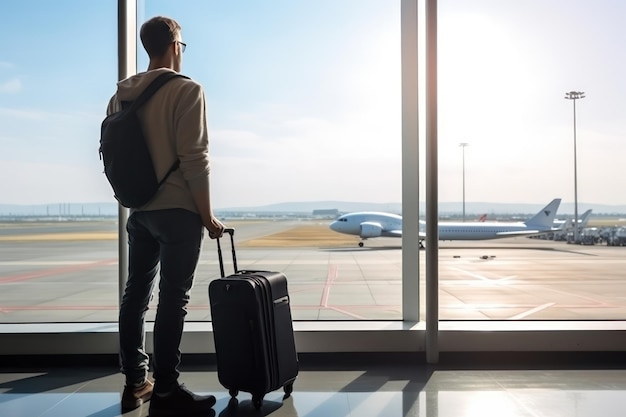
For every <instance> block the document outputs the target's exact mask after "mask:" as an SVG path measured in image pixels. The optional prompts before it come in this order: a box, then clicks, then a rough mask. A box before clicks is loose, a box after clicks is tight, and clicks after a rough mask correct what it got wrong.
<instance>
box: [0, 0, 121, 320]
mask: <svg viewBox="0 0 626 417" xmlns="http://www.w3.org/2000/svg"><path fill="white" fill-rule="evenodd" d="M0 14H2V17H3V25H4V26H3V27H4V30H5V33H6V34H7V36H9V38H8V39H7V40H6V41H5V42H4V46H3V48H2V52H0V160H1V163H0V178H2V180H1V181H0V196H1V197H0V286H1V290H0V311H1V312H2V315H1V317H0V321H2V322H46V321H55V322H64V321H92V320H97V321H108V320H111V321H112V320H116V318H117V293H118V291H117V287H118V280H117V225H116V219H117V217H116V215H117V210H116V209H115V205H114V204H113V203H112V201H113V200H112V197H111V192H110V191H109V189H108V184H107V182H106V179H105V177H104V175H103V174H102V163H101V162H100V160H99V157H98V141H99V138H100V131H99V130H100V129H99V127H100V123H101V121H102V119H103V117H104V111H105V108H106V104H107V101H108V99H109V97H110V95H111V94H112V92H113V90H114V86H115V82H116V80H117V65H116V62H117V40H116V39H117V2H116V1H114V0H105V1H98V2H83V1H78V0H60V1H54V2H48V1H36V0H25V1H19V2H3V4H2V6H0Z"/></svg>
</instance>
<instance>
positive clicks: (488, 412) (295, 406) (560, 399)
mask: <svg viewBox="0 0 626 417" xmlns="http://www.w3.org/2000/svg"><path fill="white" fill-rule="evenodd" d="M399 359H401V360H399ZM84 362H85V361H84V360H81V361H80V363H78V364H77V366H72V365H71V364H70V363H63V366H51V365H46V366H29V367H25V366H23V363H20V364H18V365H17V366H16V365H13V367H10V366H11V365H7V358H3V361H2V363H3V367H2V369H0V372H1V373H0V416H2V417H21V416H28V417H36V416H46V417H51V416H54V417H57V416H58V417H74V416H80V417H87V416H88V417H113V416H119V415H120V411H119V400H120V391H121V386H122V381H123V380H122V376H121V375H120V374H119V373H118V371H117V369H116V367H115V366H113V365H111V364H100V365H98V366H93V365H91V366H89V365H88V364H85V363H84ZM194 362H201V360H200V361H196V360H194ZM511 363H513V365H512V366H511V365H510V364H511ZM574 368H577V369H574ZM214 369H215V368H214V366H213V365H211V364H207V365H202V364H195V363H194V364H193V366H190V365H187V366H183V369H182V370H183V374H182V377H181V381H182V382H185V383H186V385H187V386H188V387H189V388H191V389H193V390H195V391H197V392H200V393H213V394H215V395H216V397H217V404H216V406H215V414H214V415H215V416H222V417H226V416H231V417H232V416H267V415H271V416H273V417H294V416H298V417H357V416H358V417H405V416H426V417H473V416H476V417H490V416H494V417H612V416H615V417H618V416H620V417H622V416H624V415H625V413H626V411H624V410H626V407H625V405H626V366H624V362H620V361H619V360H618V361H617V362H615V361H613V362H612V363H611V364H609V365H607V364H606V363H604V364H601V365H598V364H597V363H594V364H591V363H588V362H587V363H585V362H580V361H575V362H569V363H561V364H559V365H554V363H553V362H551V361H550V360H545V358H544V360H542V362H541V363H540V364H538V363H537V362H534V363H533V362H530V363H529V362H528V361H524V364H520V363H517V364H515V361H514V360H513V361H509V362H508V363H507V364H505V365H503V364H502V363H501V362H500V363H497V364H494V362H485V361H484V359H483V360H482V361H481V362H476V361H474V360H473V359H471V358H466V359H464V360H461V361H459V360H455V361H454V363H451V362H448V363H444V364H440V365H437V366H426V365H423V360H420V359H418V360H412V359H410V358H398V357H392V358H388V359H385V358H380V357H375V358H372V357H361V358H357V359H355V358H354V357H353V356H352V355H326V356H323V357H310V358H305V359H302V358H301V372H300V374H299V376H298V379H297V380H296V383H295V385H294V392H293V395H292V396H291V397H290V398H288V399H285V400H283V398H282V393H281V392H280V391H276V392H273V393H270V394H268V395H267V396H266V398H265V399H266V401H265V402H264V405H263V407H262V408H261V410H259V411H257V410H255V409H254V407H253V406H252V404H251V401H250V396H249V395H246V394H240V395H239V403H238V404H236V405H234V406H230V407H229V405H228V403H229V396H228V393H227V391H226V390H225V389H224V388H222V387H221V386H220V384H219V382H218V381H217V375H216V373H215V370H214ZM144 407H145V408H142V409H138V410H135V411H134V412H132V413H127V414H125V415H126V416H134V417H138V416H146V415H147V406H144Z"/></svg>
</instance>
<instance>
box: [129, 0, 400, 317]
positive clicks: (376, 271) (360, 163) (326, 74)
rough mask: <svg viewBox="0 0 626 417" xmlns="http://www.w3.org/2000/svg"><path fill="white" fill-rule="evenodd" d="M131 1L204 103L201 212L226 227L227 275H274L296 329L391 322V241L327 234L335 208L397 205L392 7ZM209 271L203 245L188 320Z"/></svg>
mask: <svg viewBox="0 0 626 417" xmlns="http://www.w3.org/2000/svg"><path fill="white" fill-rule="evenodd" d="M141 4H142V6H141V10H142V11H143V12H142V13H140V17H139V20H140V23H142V22H143V21H144V20H145V19H147V18H150V17H152V16H155V15H165V16H170V17H173V18H175V19H176V20H177V21H178V22H179V23H180V24H181V26H182V38H183V41H184V42H185V43H186V44H187V49H186V52H185V54H184V56H183V64H182V65H183V70H182V72H183V73H185V74H187V75H189V76H191V77H192V78H193V79H195V80H196V81H198V82H200V83H201V84H202V85H203V87H204V89H205V93H206V98H207V104H208V109H207V115H208V126H209V132H210V140H211V143H210V147H211V152H210V155H211V193H212V200H213V205H214V207H215V212H216V214H218V215H219V216H220V217H221V218H222V219H223V220H224V222H225V223H226V224H227V225H229V226H233V227H235V229H236V233H235V239H236V244H237V260H238V264H239V265H238V266H239V268H240V269H265V270H276V271H282V272H284V273H285V274H286V276H287V277H288V280H289V289H290V294H291V302H292V304H291V306H292V313H293V316H294V319H296V320H376V319H400V318H401V306H400V301H401V249H400V244H401V243H400V242H401V240H400V239H393V238H379V239H368V240H367V241H366V242H365V247H364V248H359V247H358V243H359V242H360V239H359V237H358V236H351V235H346V234H341V233H337V232H335V231H332V230H330V228H329V225H330V223H331V222H332V221H333V220H334V219H335V218H336V217H337V216H338V215H339V214H340V213H343V212H352V211H360V210H369V211H371V210H376V211H386V212H391V213H399V210H400V207H401V205H400V202H401V166H400V161H401V158H400V156H401V155H400V152H401V109H400V105H401V101H400V92H401V85H400V82H401V80H400V2H399V1H393V2H392V1H382V0H378V1H373V0H371V1H362V0H358V1H357V0H341V1H336V0H325V1H318V0H316V1H298V2H294V1H286V0H272V1H270V2H263V3H258V2H252V1H251V2H244V3H241V2H232V1H227V0H223V1H211V2H200V1H190V0H189V1H179V2H176V3H174V2H171V1H157V0H150V1H145V2H142V3H141ZM138 45H139V46H138V62H139V70H140V71H143V70H145V69H146V68H147V65H148V59H147V55H146V54H145V52H144V51H143V48H142V47H141V44H140V43H138ZM225 250H226V252H225V256H226V257H227V258H229V257H230V252H229V250H230V249H229V248H228V246H227V247H226V249H225ZM230 271H232V266H231V265H230V264H228V265H227V268H226V272H227V273H228V272H230ZM218 276H219V269H218V265H217V260H216V247H215V243H214V242H212V241H209V240H208V239H207V241H205V244H204V253H203V255H202V258H201V262H200V267H199V270H198V273H197V278H196V283H195V285H194V289H193V293H192V296H191V306H190V313H189V316H188V318H189V319H191V320H205V319H209V318H210V314H209V309H208V297H207V287H208V283H209V282H210V281H211V280H213V279H215V278H217V277H218ZM156 302H157V300H156V299H155V300H154V303H156ZM152 311H153V309H152Z"/></svg>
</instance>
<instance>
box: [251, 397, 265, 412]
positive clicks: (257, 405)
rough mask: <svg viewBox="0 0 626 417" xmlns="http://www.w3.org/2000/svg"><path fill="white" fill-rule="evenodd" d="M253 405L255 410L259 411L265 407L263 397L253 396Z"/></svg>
mask: <svg viewBox="0 0 626 417" xmlns="http://www.w3.org/2000/svg"><path fill="white" fill-rule="evenodd" d="M252 404H253V405H254V408H256V409H257V410H258V409H259V408H261V406H262V405H263V395H253V396H252Z"/></svg>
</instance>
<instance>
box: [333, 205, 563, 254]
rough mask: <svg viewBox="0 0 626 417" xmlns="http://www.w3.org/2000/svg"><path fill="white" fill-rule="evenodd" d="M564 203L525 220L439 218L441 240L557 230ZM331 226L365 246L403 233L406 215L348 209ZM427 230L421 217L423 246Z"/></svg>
mask: <svg viewBox="0 0 626 417" xmlns="http://www.w3.org/2000/svg"><path fill="white" fill-rule="evenodd" d="M560 204H561V199H560V198H555V199H554V200H552V201H551V202H550V204H548V205H547V206H545V207H544V208H542V209H541V210H540V211H539V212H538V213H537V214H535V215H534V216H533V217H531V218H530V219H529V220H527V221H525V222H469V223H466V222H439V240H486V239H498V238H504V237H513V236H529V235H535V234H540V233H546V232H551V231H553V230H555V228H554V227H553V222H554V218H555V217H556V211H557V209H558V208H559V205H560ZM329 227H330V229H331V230H333V231H335V232H338V233H344V234H348V235H356V236H359V237H360V238H361V241H360V242H359V247H363V245H364V243H363V241H365V240H367V239H369V238H375V237H402V216H400V215H397V214H393V213H383V212H355V213H347V214H344V215H342V216H339V217H338V218H337V219H336V220H335V221H333V222H332V223H331V224H330V226H329ZM425 230H426V223H425V222H424V221H423V220H420V224H419V244H420V247H423V241H424V239H425V238H426V232H425Z"/></svg>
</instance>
